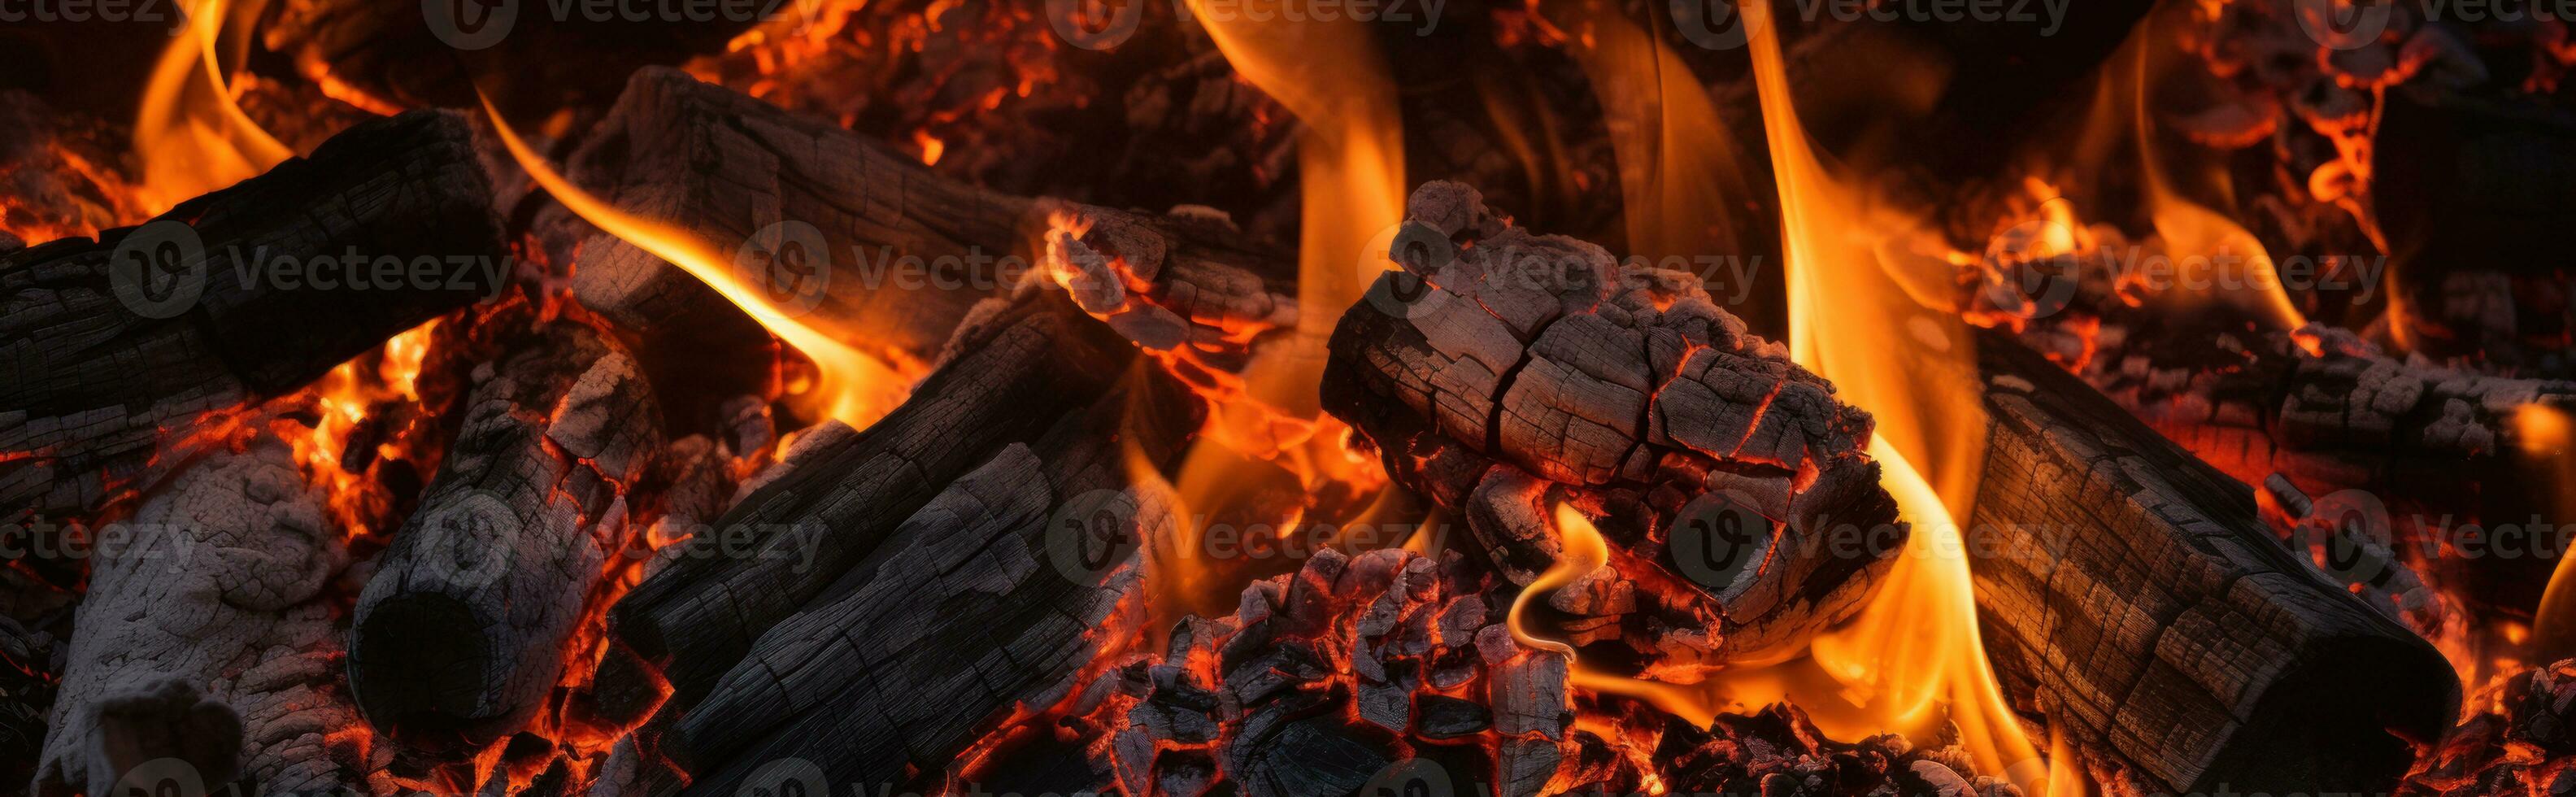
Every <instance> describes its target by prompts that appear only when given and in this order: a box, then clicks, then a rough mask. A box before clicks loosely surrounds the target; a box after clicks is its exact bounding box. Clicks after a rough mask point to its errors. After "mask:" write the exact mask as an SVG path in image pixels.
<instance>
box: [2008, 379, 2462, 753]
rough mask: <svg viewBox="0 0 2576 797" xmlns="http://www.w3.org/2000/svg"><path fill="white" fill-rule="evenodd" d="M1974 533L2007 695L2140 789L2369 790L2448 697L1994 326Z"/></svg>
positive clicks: (2397, 629)
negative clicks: (1986, 440) (1987, 427)
mask: <svg viewBox="0 0 2576 797" xmlns="http://www.w3.org/2000/svg"><path fill="white" fill-rule="evenodd" d="M1980 364H1981V367H1982V368H1983V369H1984V370H1985V372H1986V373H1987V375H1988V378H1989V382H1990V385H1991V389H1990V391H1989V392H1988V394H1987V396H1986V408H1987V411H1988V413H1989V414H1990V416H1991V418H1992V427H1991V428H1992V433H1991V436H1990V440H1991V444H1990V449H1989V451H1988V453H1987V460H1986V471H1985V478H1984V481H1983V482H1982V483H1981V484H1980V486H1979V490H1978V497H1977V505H1976V509H1975V510H1974V512H1973V514H1972V515H1971V520H1970V525H1969V532H1970V533H1972V534H1976V535H1981V536H1983V537H1984V538H1985V541H1984V542H1983V543H1982V544H1981V545H1980V546H1978V547H1972V548H1970V550H1971V551H1990V552H1993V554H1994V555H1980V556H1978V558H1977V559H1976V560H1975V561H1974V562H1972V563H1971V566H1970V572H1971V573H1972V574H1973V577H1974V579H1975V583H1976V591H1977V599H1978V600H1977V604H1978V609H1979V614H1980V617H1981V619H1982V620H1983V624H1984V627H1985V635H1984V639H1985V643H1986V649H1987V652H1988V654H1989V656H1990V657H1991V660H1992V661H1993V663H1994V666H1995V669H1996V671H1997V674H1998V675H1999V677H2001V678H2002V680H2003V682H2004V684H2005V687H2006V692H2007V694H2008V695H2010V696H2011V697H2012V698H2013V699H2014V700H2015V701H2016V703H2017V704H2018V705H2020V706H2021V707H2023V708H2025V709H2029V710H2035V711H2037V712H2038V713H2039V714H2041V715H2042V716H2045V717H2046V718H2047V720H2048V723H2049V725H2050V727H2051V729H2052V730H2053V731H2058V732H2063V733H2065V734H2066V736H2067V738H2068V739H2070V740H2071V741H2073V742H2074V743H2075V744H2076V745H2077V746H2078V748H2079V749H2080V750H2081V751H2082V752H2083V753H2084V755H2085V757H2086V761H2087V763H2089V764H2091V765H2093V766H2095V767H2097V768H2100V769H2101V770H2104V771H2110V772H2115V773H2118V776H2119V777H2120V778H2122V779H2124V780H2125V782H2127V783H2129V784H2132V785H2134V786H2135V787H2136V788H2138V789H2140V790H2143V791H2145V792H2149V793H2154V792H2166V793H2183V792H2189V791H2204V792H2205V791H2209V790H2211V789H2213V788H2215V787H2217V786H2218V785H2220V784H2225V785H2227V786H2228V787H2230V788H2234V789H2237V790H2240V791H2267V790H2268V791H2272V792H2275V793H2280V792H2286V791H2307V792H2312V793H2313V792H2320V791H2380V790H2386V789H2389V788H2392V787H2393V786H2394V785H2395V783H2396V781H2397V778H2398V777H2399V776H2400V775H2402V774H2404V772H2405V768H2406V764H2407V762H2408V761H2410V760H2411V757H2412V750H2411V748H2410V747H2409V746H2408V743H2407V742H2406V741H2405V740H2407V739H2431V738H2434V737H2435V736H2436V735H2438V734H2439V733H2440V732H2441V731H2442V730H2443V729H2444V728H2445V727H2446V726H2447V725H2448V723H2449V721H2450V719H2451V718H2452V717H2453V715H2454V713H2455V712H2456V709H2457V707H2458V704H2459V700H2460V686H2459V683H2458V679H2457V678H2456V677H2455V676H2454V675H2453V674H2452V671H2451V669H2450V666H2449V665H2448V664H2447V663H2446V662H2445V661H2444V660H2443V658H2442V657H2441V655H2440V654H2439V653H2437V652H2436V651H2435V650H2434V649H2433V647H2432V645H2430V644H2429V643H2426V642H2425V641H2424V640H2423V639H2421V638H2419V637H2417V636H2415V635H2414V634H2413V633H2412V632H2409V631H2407V630H2406V629H2405V628H2404V627H2402V626H2400V625H2399V624H2398V623H2397V622H2396V621H2394V620H2392V619H2391V618H2389V617H2387V616H2385V615H2382V614H2379V613H2377V612H2376V611H2374V610H2372V609H2371V608H2369V607H2367V606H2365V605H2364V604H2362V603H2361V602H2360V601H2359V600H2357V599H2355V598H2354V597H2353V596H2352V595H2351V594H2349V593H2348V592H2345V591H2344V590H2342V589H2341V588H2340V587H2339V585H2337V584H2335V583H2334V582H2332V581H2330V580H2328V579H2327V578H2326V577H2325V576H2324V575H2323V574H2322V573H2319V572H2317V571H2316V569H2315V568H2314V566H2313V565H2311V564H2310V563H2308V562H2307V561H2306V560H2305V559H2304V558H2303V556H2301V555H2297V554H2293V553H2292V552H2291V550H2290V549H2289V548H2288V547H2287V546H2285V545H2283V544H2282V543H2281V542H2279V541H2278V540H2276V539H2275V538H2274V537H2273V536H2272V534H2271V532H2270V531H2269V529H2268V528H2267V527H2266V526H2265V525H2264V524H2263V522H2262V521H2261V519H2260V518H2259V517H2258V516H2257V515H2256V509H2255V503H2254V495H2253V489H2252V488H2251V487H2249V486H2247V485H2245V484H2244V483H2242V482H2238V481H2236V480H2234V479H2231V478H2228V477H2227V476H2226V475H2225V474H2223V473H2221V472H2219V471H2218V470H2217V469H2216V468H2213V467H2211V466H2209V465H2207V464H2206V463H2203V462H2201V461H2200V460H2197V459H2194V458H2193V457H2192V456H2191V455H2190V454H2189V453H2186V452H2184V451H2183V450H2181V449H2180V448H2178V447H2176V446H2175V445H2173V444H2172V443H2171V442H2168V441H2166V440H2165V439H2164V438H2162V437H2160V436H2158V435H2156V433H2155V432H2154V431H2152V430H2150V429H2148V428H2147V427H2145V426H2144V425H2142V424H2140V423H2138V422H2137V421H2136V420H2135V419H2133V418H2131V417H2129V415H2128V414H2127V413H2126V412H2124V411H2122V410H2121V409H2120V408H2119V407H2118V406H2117V405H2115V404H2113V403H2111V401H2109V400H2108V399H2106V398H2104V397H2102V395H2101V394H2099V393H2096V392H2094V391H2092V390H2090V389H2089V388H2087V387H2086V386H2085V385H2084V384H2083V383H2082V382H2081V381H2079V380H2077V379H2075V378H2074V377H2073V376H2071V375H2069V374H2067V373H2065V372H2064V371H2063V370H2061V369H2059V368H2057V367H2056V366H2054V365H2052V364H2050V363H2049V362H2048V361H2047V360H2045V359H2044V358H2042V357H2040V356H2039V355H2038V354H2036V353H2033V352H2031V351H2030V350H2028V349H2026V348H2023V347H2021V346H2019V345H2018V344H2015V343H2013V342H2012V341H2010V340H2009V339H2007V338H2005V337H2004V336H2002V335H2001V334H1997V333H1988V334H1986V335H1984V336H1982V337H1981V339H1980Z"/></svg>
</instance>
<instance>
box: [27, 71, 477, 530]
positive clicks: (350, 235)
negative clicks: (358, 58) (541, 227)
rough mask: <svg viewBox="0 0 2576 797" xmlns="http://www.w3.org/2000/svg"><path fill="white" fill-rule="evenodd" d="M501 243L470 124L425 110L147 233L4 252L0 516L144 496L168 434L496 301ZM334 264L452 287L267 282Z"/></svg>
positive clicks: (335, 143)
mask: <svg viewBox="0 0 2576 797" xmlns="http://www.w3.org/2000/svg"><path fill="white" fill-rule="evenodd" d="M504 251H505V250H504V249H503V247H502V244H501V234H500V222H499V219H498V218H497V217H495V216H494V214H493V212H492V209H491V190H490V188H489V181H488V179H487V178H486V177H485V175H484V172H483V171H482V168H481V167H480V166H479V165H478V163H477V161H476V156H475V152H474V149H473V147H472V145H471V144H470V142H469V136H468V132H467V128H466V126H465V124H464V123H463V122H462V121H460V120H459V119H457V118H456V117H453V116H449V115H443V114H437V113H429V112H422V113H415V114H405V115H403V116H399V117H395V118H392V119H387V120H382V121H378V122H371V123H368V124H364V125H360V126H357V127H354V128H351V129H350V130H349V131H348V132H346V133H344V134H342V135H340V136H339V137H337V138H334V139H332V140H331V141H330V142H329V143H326V144H324V145H323V146H322V147H321V148H320V149H317V150H316V151H315V152H314V153H313V155H312V156H311V157H309V158H304V159H299V160H290V161H287V162H286V163H283V164H280V165H279V166H278V167H277V168H275V169H273V170H270V171H269V172H268V173H267V174H265V175H261V176H259V177H255V178H252V179H249V180H245V181H243V182H242V183H241V184H239V185H236V186H233V187H231V188H227V189H224V190H222V191H217V192H215V193H212V194H208V195H206V196H203V197H199V198H197V199H195V200H191V201H189V202H187V203H184V204H181V205H180V206H179V207H177V208H174V209H172V210H171V211H170V212H169V213H166V214H163V215H162V216H161V217H160V218H159V219H156V220H155V221H154V222H152V223H150V224H147V225H144V226H142V227H137V228H130V229H123V230H112V231H109V232H107V233H106V234H104V235H102V236H100V239H99V240H97V241H88V240H67V241H58V242H55V243H51V244H46V245H42V246H36V247H33V248H30V249H25V250H22V251H19V252H17V253H16V254H13V255H9V256H7V257H6V259H5V260H0V292H5V294H6V296H7V298H6V299H5V300H0V307H7V308H9V309H8V310H7V312H5V313H0V360H6V361H7V362H8V363H10V367H9V371H10V372H11V373H12V374H13V377H12V378H10V379H7V380H0V407H8V408H9V409H8V410H7V411H0V519H6V520H9V521H10V522H17V521H19V520H22V519H24V518H26V517H27V516H29V515H31V514H36V515H48V516H55V517H61V516H64V515H70V514H77V513H82V512H86V511H89V510H93V509H96V508H97V507H98V506H100V505H101V504H102V503H103V502H105V501H107V500H109V499H111V498H113V497H114V496H116V495H119V494H121V492H122V491H123V490H124V489H126V488H130V487H135V486H138V485H144V484H148V482H149V481H150V479H151V476H152V475H153V472H154V470H155V469H154V466H153V459H154V451H153V450H152V448H153V445H154V443H155V442H156V441H157V440H158V439H159V433H160V430H162V429H176V428H184V427H187V426H188V425H190V424H191V423H192V422H193V421H194V419H196V418H197V416H198V415H199V414H200V413H203V412H206V411H210V410H220V409H226V408H230V407H234V406H236V405H240V404H242V403H245V402H248V401H253V400H258V399H265V398H271V397H275V396H278V395H281V394H284V393H286V392H289V391H292V390H295V389H297V388H299V387H302V386H303V385H305V384H306V383H309V382H311V381H312V380H313V379H314V378H316V377H319V376H321V375H322V374H323V373H325V372H327V371H329V370H330V369H331V368H332V367H333V366H336V365H338V364H340V363H342V362H344V361H346V360H348V359H349V358H350V357H352V356H355V355H357V354H358V353H360V352H362V351H365V350H366V349H367V348H369V347H371V346H375V345H378V344H381V343H383V342H384V341H385V339H386V338H389V337H392V336H393V335H394V334H395V333H397V332H400V331H402V330H404V329H408V328H410V327H413V326H417V325H419V324H420V323H421V322H423V321H427V320H429V319H431V318H435V317H437V316H439V315H440V314H442V313H446V312H448V311H450V310H453V309H456V308H458V307H463V306H465V305H466V304H467V303H469V302H472V301H474V300H476V299H478V298H483V297H487V296H490V295H492V293H493V292H495V291H496V290H498V288H499V285H498V280H499V278H501V277H503V276H505V275H501V274H498V273H496V272H497V269H495V268H493V267H494V266H495V265H496V264H499V263H501V262H503V261H502V260H501V256H502V254H503V252H504ZM340 257H365V258H368V260H369V262H371V263H379V264H380V263H382V262H384V260H385V259H387V258H392V259H398V260H400V261H401V262H402V263H403V264H406V268H408V266H409V265H410V264H414V263H416V262H417V261H418V260H419V259H420V258H431V259H432V260H434V261H435V262H437V263H438V264H439V270H438V273H439V275H440V276H439V277H437V278H436V281H435V282H433V283H430V284H426V285H424V284H421V283H419V282H415V281H412V280H411V279H410V276H409V275H411V274H412V273H413V272H411V271H408V270H406V271H403V272H402V274H403V275H404V277H403V279H404V282H403V283H402V284H400V285H398V286H380V287H383V288H385V289H381V290H355V289H349V290H326V289H322V288H320V287H318V285H317V284H314V283H306V284H303V285H302V286H301V287H302V289H295V288H291V287H289V286H287V285H284V284H281V283H282V281H281V280H279V279H272V278H270V276H271V275H270V271H269V270H270V268H271V266H278V267H281V268H282V267H284V266H283V264H285V263H287V262H289V260H290V259H291V260H292V261H293V262H296V263H299V264H300V263H309V262H311V261H312V260H314V259H316V258H340ZM459 263H471V264H474V265H473V267H472V268H462V267H459V266H457V264H459ZM380 271H381V270H379V272H380ZM290 320H291V321H290ZM169 459H170V458H168V457H165V458H164V461H165V462H166V461H168V460H169Z"/></svg>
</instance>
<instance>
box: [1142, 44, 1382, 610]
mask: <svg viewBox="0 0 2576 797" xmlns="http://www.w3.org/2000/svg"><path fill="white" fill-rule="evenodd" d="M1288 1H1289V0H1245V1H1244V2H1230V3H1225V4H1223V5H1222V6H1221V7H1218V6H1216V5H1214V4H1212V3H1210V2H1209V0H1191V4H1190V11H1191V12H1192V13H1193V14H1195V15H1196V17H1197V18H1198V20H1199V21H1200V23H1201V24H1202V25H1203V26H1204V27H1205V28H1206V30H1207V32H1208V36H1209V38H1210V39H1211V40H1213V41H1214V42H1215V43H1216V45H1217V49H1218V50H1219V51H1220V52H1221V53H1222V54H1223V55H1224V56H1225V58H1226V60H1227V62H1229V63H1231V64H1232V65H1233V66H1234V69H1235V73H1236V74H1237V75H1238V76H1240V77H1242V78H1243V79H1244V80H1246V81H1248V82H1250V83H1251V84H1252V85H1253V86H1254V87H1256V88H1259V89H1260V90H1261V91H1262V92H1263V93H1265V94H1268V95H1269V96H1270V97H1271V98H1273V99H1276V100H1277V101H1278V102H1279V103H1280V104H1281V105H1283V106H1285V107H1286V108H1287V109H1288V111H1289V112H1290V113H1292V114H1295V115H1296V116H1297V119H1298V121H1299V122H1300V123H1301V124H1302V125H1303V126H1304V127H1303V129H1302V130H1301V131H1299V134H1298V135H1299V138H1298V140H1297V164H1298V165H1297V168H1298V182H1299V190H1300V192H1301V197H1302V204H1301V211H1300V212H1301V214H1302V215H1301V216H1300V217H1299V227H1300V230H1299V241H1298V280H1297V301H1298V314H1297V329H1296V330H1295V332H1294V334H1291V335H1287V336H1284V339H1279V340H1273V341H1265V342H1264V343H1263V344H1262V345H1260V346H1259V347H1258V348H1257V349H1256V350H1255V351H1254V353H1253V356H1252V357H1251V358H1250V360H1249V361H1248V362H1247V364H1246V366H1245V368H1244V369H1243V373H1242V386H1243V393H1244V395H1245V396H1246V397H1248V398H1250V399H1251V401H1247V402H1218V403H1216V404H1215V405H1214V406H1212V407H1211V408H1210V410H1209V414H1210V417H1209V419H1208V426H1209V428H1210V433H1209V434H1207V435H1204V436H1203V437H1202V438H1201V440H1200V441H1199V443H1198V444H1197V445H1194V446H1192V447H1191V450H1190V452H1189V453H1188V455H1186V457H1185V458H1184V459H1183V461H1182V464H1181V469H1180V474H1179V476H1178V477H1177V478H1176V479H1175V481H1176V483H1177V485H1178V490H1179V494H1180V497H1179V500H1180V501H1181V502H1182V503H1183V504H1184V505H1185V506H1187V507H1189V508H1190V510H1189V511H1187V512H1185V513H1184V515H1185V520H1184V525H1185V526H1190V527H1191V528H1187V529H1184V530H1183V531H1182V532H1181V538H1182V539H1184V540H1189V539H1195V537H1196V535H1197V533H1198V530H1197V529H1196V528H1195V526H1196V525H1197V524H1196V523H1195V522H1194V520H1192V519H1194V518H1198V517H1205V516H1211V515H1217V516H1221V515H1224V514H1226V510H1227V509H1228V508H1229V507H1231V506H1239V505H1242V504H1243V503H1244V502H1246V501H1249V500H1253V496H1252V495H1251V493H1253V492H1256V491H1257V490H1256V488H1257V486H1258V484H1259V482H1260V480H1261V479H1262V478H1263V476H1264V474H1265V473H1267V471H1266V470H1265V469H1267V468H1271V467H1273V466H1276V467H1279V468H1285V469H1288V470H1290V471H1292V472H1293V473H1294V475H1296V476H1297V477H1298V478H1299V479H1300V480H1302V481H1303V482H1305V486H1306V487H1307V488H1308V493H1309V494H1314V493H1316V492H1319V491H1320V490H1321V482H1323V481H1328V480H1329V481H1343V482H1351V483H1357V484H1360V485H1361V486H1362V487H1363V488H1364V489H1374V488H1375V487H1376V486H1377V485H1375V484H1369V483H1368V482H1371V481H1383V476H1382V475H1375V468H1376V465H1375V463H1374V462H1373V461H1372V460H1367V459H1365V458H1359V459H1355V458H1354V457H1352V456H1351V454H1350V452H1349V451H1348V450H1347V448H1346V445H1345V443H1344V440H1345V439H1346V437H1347V434H1346V433H1347V429H1346V427H1344V426H1343V425H1342V424H1341V422H1340V421H1339V420H1337V419H1334V418H1331V417H1328V416H1324V415H1323V413H1322V406H1321V405H1322V402H1321V397H1320V395H1319V392H1318V386H1319V385H1321V384H1322V383H1323V368H1324V361H1325V356H1324V342H1325V341H1326V340H1327V339H1328V338H1330V337H1331V335H1332V330H1333V326H1334V324H1335V323H1336V322H1338V321H1339V320H1340V317H1341V312H1342V310H1343V309H1345V308H1348V307H1350V306H1351V305H1353V304H1355V303H1357V302H1358V301H1359V299H1360V295H1361V293H1362V292H1363V291H1365V290H1366V289H1367V287H1368V280H1370V279H1374V278H1375V276H1376V275H1375V272H1376V270H1378V269H1384V268H1393V267H1394V265H1393V263H1392V262H1390V261H1388V260H1386V257H1385V251H1386V248H1387V246H1386V242H1387V241H1389V240H1391V239H1392V237H1393V235H1394V231H1395V227H1396V224H1397V223H1398V222H1400V221H1402V219H1403V215H1404V153H1403V149H1402V143H1401V142H1402V138H1401V134H1402V131H1403V126H1402V120H1401V119H1400V118H1399V117H1398V114H1397V111H1396V102H1395V86H1394V84H1393V83H1392V82H1391V81H1390V80H1389V78H1388V75H1389V74H1390V72H1389V71H1388V69H1387V68H1386V65H1385V63H1384V59H1383V58H1382V57H1381V56H1380V53H1379V52H1378V50H1377V49H1376V41H1375V39H1374V38H1373V37H1372V36H1371V34H1370V28H1369V25H1368V24H1367V23H1363V22H1359V21H1356V20H1352V19H1349V18H1337V19H1332V20H1324V19H1317V18H1315V17H1313V16H1310V15H1303V14H1291V13H1283V10H1282V6H1284V5H1285V3H1286V2H1288ZM1255 20H1267V21H1264V22H1256V21H1255ZM1229 442H1231V443H1235V444H1237V445H1240V446H1242V450H1238V449H1236V448H1230V447H1229V446H1228V445H1226V443H1229ZM1256 449H1257V450H1256ZM1286 520H1287V523H1285V524H1283V525H1282V527H1281V530H1282V532H1283V533H1290V532H1292V531H1293V528H1294V526H1295V524H1296V523H1297V522H1299V521H1301V520H1303V518H1299V517H1292V518H1288V519H1286ZM1320 520H1339V519H1334V518H1325V519H1320ZM1183 544H1188V543H1183ZM1241 575H1242V574H1222V573H1215V572H1212V571H1207V570H1204V569H1195V568H1175V569H1173V570H1166V571H1164V572H1163V573H1162V574H1161V575H1158V576H1157V578H1166V577H1168V578H1176V579H1182V580H1183V581H1184V582H1185V583H1187V582H1209V583H1210V585H1211V586H1210V587H1209V588H1210V589H1214V590H1215V591H1214V592H1213V594H1217V595H1225V594H1232V592H1233V591H1235V590H1236V589H1239V588H1240V586H1241V585H1240V584H1233V585H1232V586H1230V587H1226V588H1222V589H1217V588H1216V587H1215V586H1214V583H1215V582H1214V580H1216V579H1226V580H1239V579H1240V577H1241Z"/></svg>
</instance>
